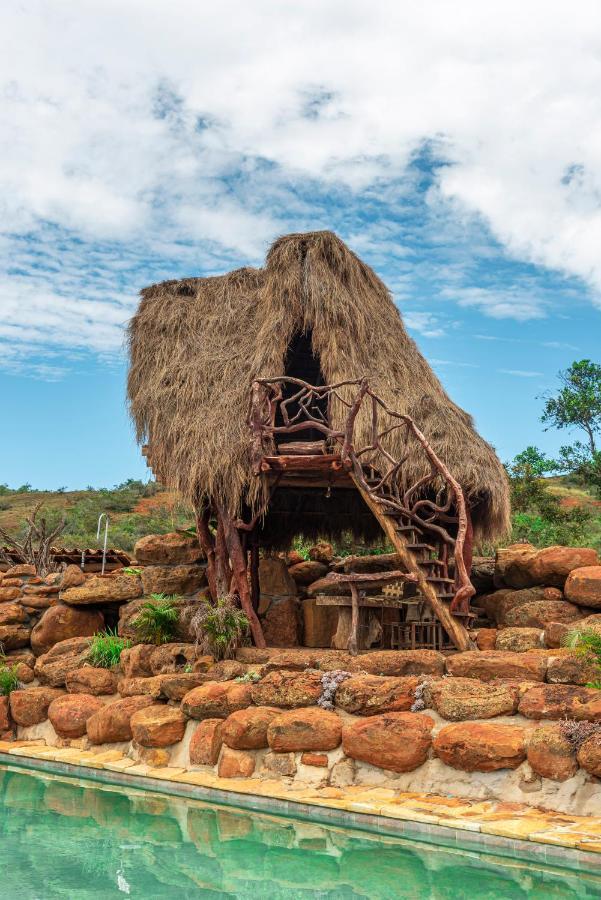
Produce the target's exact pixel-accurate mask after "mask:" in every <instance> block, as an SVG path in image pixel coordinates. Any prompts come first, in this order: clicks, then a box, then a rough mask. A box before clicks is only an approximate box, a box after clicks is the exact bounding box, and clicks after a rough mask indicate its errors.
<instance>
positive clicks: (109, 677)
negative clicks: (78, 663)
mask: <svg viewBox="0 0 601 900" xmlns="http://www.w3.org/2000/svg"><path fill="white" fill-rule="evenodd" d="M117 681H118V679H117V675H116V674H115V673H114V672H111V670H110V669H101V668H96V667H95V666H82V667H81V668H80V669H74V670H73V671H72V672H68V673H67V675H66V677H65V686H66V688H67V691H68V692H69V693H70V694H92V695H93V696H94V697H98V696H101V695H102V694H116V693H117Z"/></svg>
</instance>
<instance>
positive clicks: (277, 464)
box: [261, 454, 348, 472]
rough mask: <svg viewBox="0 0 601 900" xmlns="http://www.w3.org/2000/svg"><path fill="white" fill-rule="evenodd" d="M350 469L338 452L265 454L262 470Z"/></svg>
mask: <svg viewBox="0 0 601 900" xmlns="http://www.w3.org/2000/svg"><path fill="white" fill-rule="evenodd" d="M345 468H346V469H348V466H346V467H345V464H344V463H343V462H342V460H341V459H340V457H339V456H338V455H337V454H323V455H319V456H294V455H292V456H285V455H283V454H282V455H281V456H264V457H263V459H262V460H261V472H342V471H344V470H345Z"/></svg>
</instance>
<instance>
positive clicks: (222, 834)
mask: <svg viewBox="0 0 601 900" xmlns="http://www.w3.org/2000/svg"><path fill="white" fill-rule="evenodd" d="M0 795H1V798H2V806H1V812H0V897H2V898H6V900H9V898H10V900H54V898H69V900H87V898H89V900H100V898H108V900H110V898H122V897H124V896H129V897H132V898H138V897H139V898H144V900H155V898H156V900H162V898H174V900H187V898H196V897H203V898H217V897H221V898H222V897H231V898H244V900H246V898H249V900H250V898H252V900H262V898H307V900H309V898H320V900H337V898H344V900H347V898H348V900H351V898H363V900H364V898H370V900H371V898H375V900H384V898H396V897H406V898H412V900H421V898H437V900H447V898H453V900H454V898H466V900H467V898H470V900H472V898H490V900H493V898H494V900H505V898H511V900H514V898H517V900H521V898H524V900H526V898H528V900H530V898H540V900H543V898H581V897H582V898H590V897H601V874H600V876H599V877H597V876H595V875H594V874H593V873H582V872H572V871H570V870H568V869H559V868H555V867H547V866H545V865H541V864H540V863H538V862H533V861H523V860H522V861H521V860H516V859H508V858H502V857H498V856H495V855H492V854H491V853H490V852H486V853H478V852H474V851H473V850H461V849H449V848H444V847H436V846H432V845H429V844H425V843H422V842H418V841H410V840H406V839H401V838H394V837H383V836H378V835H373V834H368V833H364V832H361V831H357V830H352V829H347V828H341V827H338V826H334V825H323V824H315V823H313V822H308V821H303V820H298V819H292V818H284V817H280V816H276V815H266V814H263V813H255V812H248V811H245V810H238V809H235V808H232V807H225V806H218V805H213V804H209V803H204V802H201V801H197V800H188V799H182V798H179V797H169V796H166V795H163V794H155V793H152V792H148V791H141V790H137V789H124V788H123V787H117V786H113V785H99V784H92V783H90V782H87V781H84V780H76V779H71V778H64V777H61V776H55V775H45V774H44V775H41V774H39V773H33V772H28V771H26V770H24V769H19V768H16V767H12V766H10V767H8V766H0Z"/></svg>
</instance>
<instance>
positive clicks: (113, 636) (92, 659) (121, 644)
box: [87, 628, 131, 669]
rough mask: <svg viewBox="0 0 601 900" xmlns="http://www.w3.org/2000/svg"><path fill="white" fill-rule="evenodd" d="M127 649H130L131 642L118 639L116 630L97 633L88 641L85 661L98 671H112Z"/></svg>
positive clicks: (108, 629)
mask: <svg viewBox="0 0 601 900" xmlns="http://www.w3.org/2000/svg"><path fill="white" fill-rule="evenodd" d="M128 647H131V641H128V640H126V639H125V638H122V637H119V635H118V634H117V630H116V629H115V630H114V631H111V629H110V628H107V630H106V631H99V632H98V634H95V635H94V637H93V638H92V640H91V641H90V649H89V650H88V656H87V660H88V662H89V663H91V664H92V665H93V666H97V667H98V668H100V669H113V668H114V667H115V666H117V665H118V664H119V660H120V659H121V654H122V652H123V651H124V650H126V649H127V648H128Z"/></svg>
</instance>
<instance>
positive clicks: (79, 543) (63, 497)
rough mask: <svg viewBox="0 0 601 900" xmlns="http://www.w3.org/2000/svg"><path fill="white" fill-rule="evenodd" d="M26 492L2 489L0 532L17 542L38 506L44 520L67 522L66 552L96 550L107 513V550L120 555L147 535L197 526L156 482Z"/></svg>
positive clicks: (63, 539)
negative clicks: (70, 549) (100, 519)
mask: <svg viewBox="0 0 601 900" xmlns="http://www.w3.org/2000/svg"><path fill="white" fill-rule="evenodd" d="M26 488H27V486H24V488H21V489H19V490H10V489H8V488H6V487H5V486H1V485H0V528H3V529H4V530H5V531H7V532H8V533H9V534H11V535H13V536H14V537H17V538H18V537H19V535H20V534H22V532H23V527H24V522H25V518H26V517H27V516H28V515H30V514H31V513H32V512H33V510H34V509H35V507H36V505H37V504H38V503H41V504H42V508H41V510H40V514H39V515H40V516H41V515H46V516H47V518H48V520H49V522H52V523H54V522H56V521H58V520H59V519H60V518H61V517H62V516H63V515H64V516H65V517H66V519H67V527H66V529H65V531H64V532H63V535H62V536H61V538H60V541H59V542H60V543H61V544H62V545H64V546H66V547H80V548H86V547H97V546H98V541H97V540H96V530H97V522H98V516H99V515H100V514H101V513H103V512H106V513H108V515H109V519H110V521H109V541H108V543H109V546H111V547H117V548H119V549H121V550H132V549H133V546H134V544H135V542H136V541H137V539H138V538H139V537H141V536H142V535H144V534H149V533H156V534H159V533H161V532H165V531H171V530H173V529H174V528H178V527H183V526H189V525H191V524H192V521H193V517H192V512H191V510H190V509H188V508H187V507H186V506H185V504H183V503H182V502H181V500H180V499H179V498H178V497H177V495H176V494H174V493H172V492H170V491H166V490H164V489H163V488H161V487H160V486H159V485H156V484H154V483H149V484H144V483H143V482H141V481H133V480H130V481H127V482H125V483H124V484H121V485H117V486H116V487H114V488H112V489H105V488H100V489H92V488H88V489H86V490H85V491H32V490H27V489H26ZM103 527H104V526H103ZM0 543H3V542H2V541H1V540H0Z"/></svg>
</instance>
